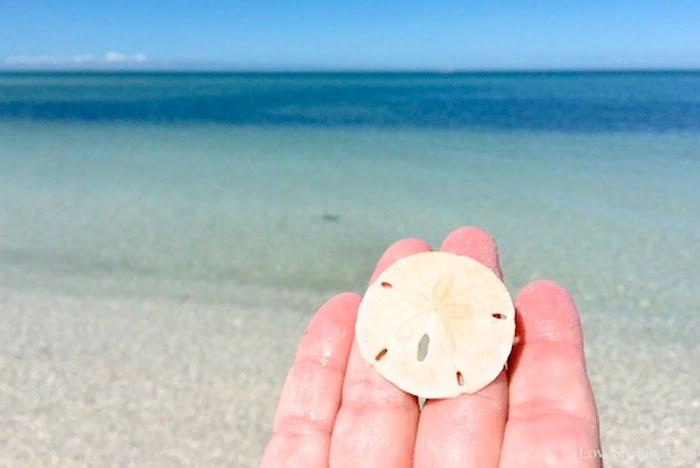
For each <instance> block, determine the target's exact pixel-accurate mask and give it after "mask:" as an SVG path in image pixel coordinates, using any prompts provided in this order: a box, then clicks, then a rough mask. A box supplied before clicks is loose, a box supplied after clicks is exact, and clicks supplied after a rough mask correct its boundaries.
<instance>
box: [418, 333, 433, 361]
mask: <svg viewBox="0 0 700 468" xmlns="http://www.w3.org/2000/svg"><path fill="white" fill-rule="evenodd" d="M429 346H430V337H429V336H428V334H427V333H426V334H425V335H423V337H422V338H421V339H420V341H419V342H418V353H417V354H416V359H418V362H423V361H425V358H426V357H427V356H428V347H429Z"/></svg>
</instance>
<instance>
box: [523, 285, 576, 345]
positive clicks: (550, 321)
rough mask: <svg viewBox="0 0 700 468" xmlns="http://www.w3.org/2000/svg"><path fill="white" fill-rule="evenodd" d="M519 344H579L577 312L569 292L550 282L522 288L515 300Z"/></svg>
mask: <svg viewBox="0 0 700 468" xmlns="http://www.w3.org/2000/svg"><path fill="white" fill-rule="evenodd" d="M515 310H516V319H517V323H516V325H517V326H518V328H519V332H518V336H519V337H520V342H521V343H523V342H525V341H540V340H544V341H552V342H570V343H572V344H580V343H582V336H581V328H580V321H579V315H578V311H577V310H576V305H575V304H574V300H573V298H572V297H571V294H570V293H569V291H568V290H567V289H566V288H565V287H564V286H562V285H560V284H559V283H557V282H555V281H552V280H538V281H533V282H531V283H529V284H527V285H525V286H524V287H523V288H522V289H521V290H520V291H519V292H518V294H517V296H516V299H515Z"/></svg>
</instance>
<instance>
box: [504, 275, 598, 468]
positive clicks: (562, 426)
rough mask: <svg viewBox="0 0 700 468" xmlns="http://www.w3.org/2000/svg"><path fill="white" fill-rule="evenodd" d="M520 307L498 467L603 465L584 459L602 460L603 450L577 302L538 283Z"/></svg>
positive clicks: (524, 294) (551, 284)
mask: <svg viewBox="0 0 700 468" xmlns="http://www.w3.org/2000/svg"><path fill="white" fill-rule="evenodd" d="M515 305H516V309H517V313H516V320H517V323H516V329H517V330H518V336H519V340H518V342H517V343H516V344H515V346H514V347H513V353H512V354H511V357H510V366H509V373H510V376H509V377H510V407H509V414H508V423H507V424H506V432H505V438H504V441H503V453H502V460H501V466H502V467H521V466H523V467H525V466H528V467H529V466H542V467H546V466H599V465H600V461H601V460H600V458H598V457H581V456H580V453H582V452H581V451H584V452H583V453H586V454H588V453H599V452H595V450H598V449H599V447H600V443H599V438H598V416H597V413H596V408H595V402H594V401H593V394H592V392H591V386H590V383H589V381H588V375H587V374H586V366H585V362H584V355H583V337H582V335H581V326H580V324H579V318H578V313H577V312H576V306H575V305H574V301H573V299H572V298H571V296H570V295H569V293H568V291H567V290H566V289H564V288H563V287H561V286H559V285H558V284H557V283H554V282H552V281H536V282H534V283H530V284H528V285H527V286H525V287H524V288H523V289H522V290H521V291H520V293H519V294H518V296H517V299H516V304H515Z"/></svg>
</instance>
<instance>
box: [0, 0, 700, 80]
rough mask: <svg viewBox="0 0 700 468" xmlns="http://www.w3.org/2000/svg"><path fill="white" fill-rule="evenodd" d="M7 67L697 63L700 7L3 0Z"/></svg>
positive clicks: (562, 2)
mask: <svg viewBox="0 0 700 468" xmlns="http://www.w3.org/2000/svg"><path fill="white" fill-rule="evenodd" d="M0 67H4V68H8V67H9V68H23V67H33V68H52V67H53V68H101V67H116V68H153V67H155V68H224V69H523V68H698V67H700V1H695V0H669V1H663V0H656V1H648V0H637V1H631V0H630V1H628V0H625V1H616V0H609V1H599V0H592V1H567V0H559V1H549V0H544V1H534V0H531V1H514V0H501V1H498V0H496V1H491V2H487V1H461V2H458V1H440V0H435V1H417V0H405V1H402V2H399V1H380V0H378V1H373V2H370V1H366V0H358V1H323V2H322V1H312V0H297V1H267V2H266V1H257V2H256V1H248V2H239V1H225V0H220V1H214V0H190V1H175V0H173V1H149V0H118V1H116V0H115V1H107V0H94V1H89V0H85V1H82V2H77V1H70V0H65V1H58V0H55V1H48V0H45V1H36V0H0Z"/></svg>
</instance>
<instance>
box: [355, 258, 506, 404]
mask: <svg viewBox="0 0 700 468" xmlns="http://www.w3.org/2000/svg"><path fill="white" fill-rule="evenodd" d="M355 332H356V339H357V342H358V344H359V348H360V352H361V353H362V356H363V357H364V359H365V360H366V361H367V362H368V363H370V364H371V365H372V366H373V367H374V368H375V369H376V370H377V372H379V374H381V375H382V376H383V377H384V378H386V379H387V380H389V381H391V382H393V383H394V384H395V385H396V386H398V387H399V388H401V389H402V390H404V391H405V392H408V393H411V394H413V395H418V396H421V397H425V398H450V397H455V396H458V395H460V394H462V393H474V392H477V391H478V390H480V389H482V388H483V387H485V386H486V385H488V384H489V383H490V382H491V381H493V380H494V379H495V378H496V377H497V376H498V374H499V373H500V371H501V370H502V369H503V366H504V364H505V363H506V360H507V359H508V355H509V354H510V350H511V347H512V345H513V336H514V333H515V311H514V309H513V302H512V300H511V298H510V295H509V294H508V290H507V289H506V287H505V285H504V284H503V282H502V281H501V280H500V279H499V278H498V277H497V276H496V275H495V274H494V273H493V272H492V271H491V270H490V269H488V268H487V267H485V266H483V265H482V264H480V263H479V262H477V261H476V260H473V259H471V258H468V257H464V256H460V255H455V254H451V253H447V252H423V253H418V254H415V255H411V256H409V257H405V258H402V259H400V260H399V261H397V262H396V263H394V264H393V265H392V266H390V267H389V268H387V269H386V270H385V271H384V272H382V274H381V275H379V278H378V279H377V280H376V281H375V282H374V283H373V284H372V285H371V286H370V287H369V288H368V289H367V292H366V293H365V296H364V298H363V299H362V302H361V304H360V308H359V312H358V316H357V324H356V330H355ZM421 342H422V344H423V346H421ZM426 345H427V349H426V348H425V346H426ZM421 348H423V349H421ZM426 351H427V352H426Z"/></svg>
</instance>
